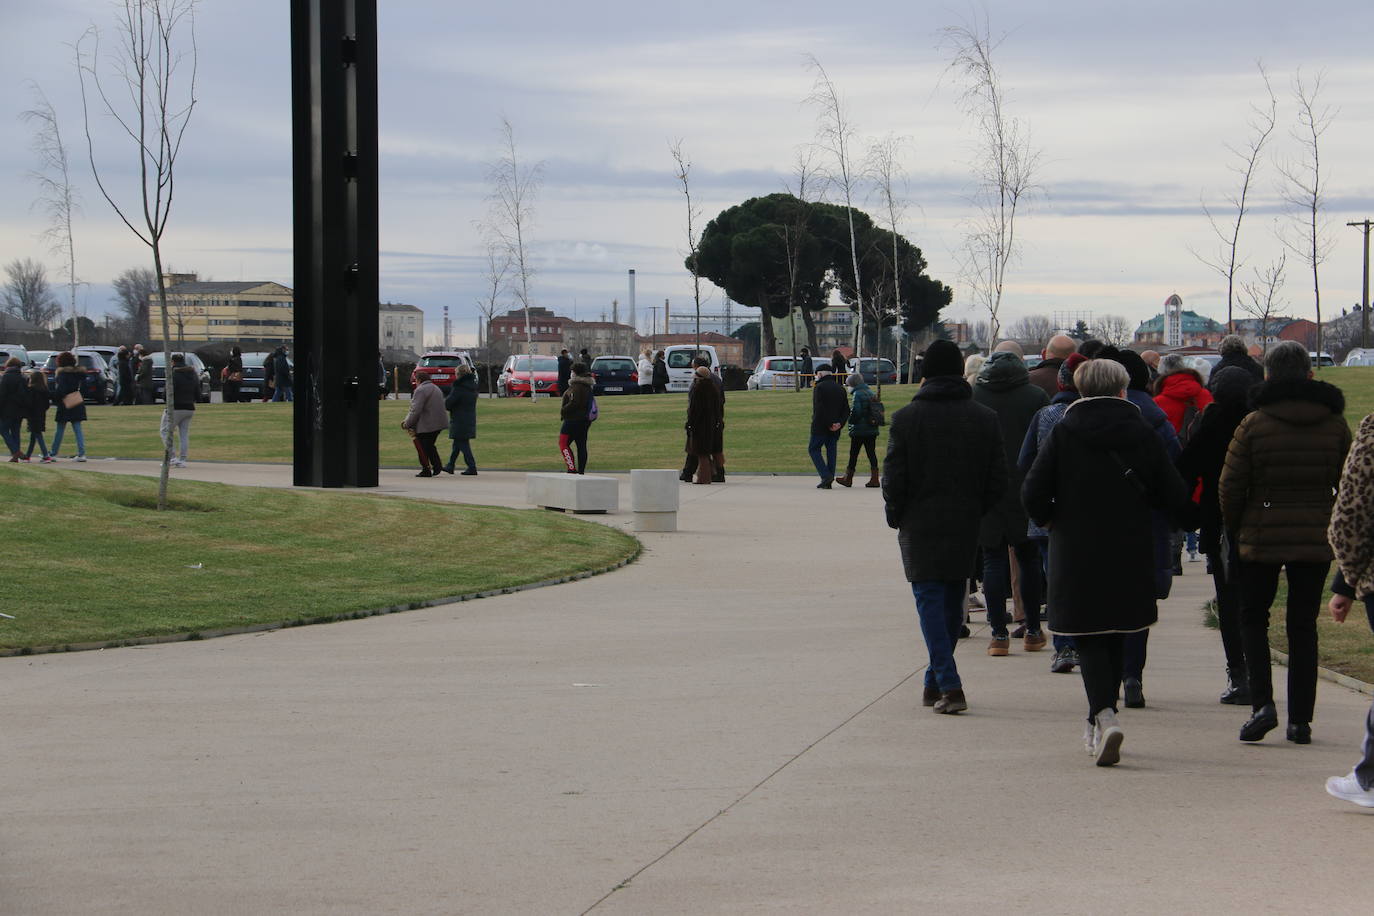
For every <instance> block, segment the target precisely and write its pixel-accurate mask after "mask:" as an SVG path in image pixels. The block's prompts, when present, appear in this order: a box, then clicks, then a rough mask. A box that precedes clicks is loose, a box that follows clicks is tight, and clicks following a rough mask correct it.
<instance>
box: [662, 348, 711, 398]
mask: <svg viewBox="0 0 1374 916" xmlns="http://www.w3.org/2000/svg"><path fill="white" fill-rule="evenodd" d="M697 356H704V357H706V358H707V359H709V360H710V361H711V371H712V372H714V373H715V374H716V375H720V357H719V356H717V355H716V348H715V347H713V346H710V345H709V344H702V345H701V346H700V347H697V346H693V345H692V344H673V345H671V346H668V347H664V348H663V361H664V362H665V363H667V364H668V390H669V391H686V390H687V389H688V388H691V387H692V359H693V358H694V357H697Z"/></svg>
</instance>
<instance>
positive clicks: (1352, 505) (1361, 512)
mask: <svg viewBox="0 0 1374 916" xmlns="http://www.w3.org/2000/svg"><path fill="white" fill-rule="evenodd" d="M1326 536H1327V539H1328V540H1329V541H1330V542H1331V550H1332V552H1333V553H1335V555H1336V564H1337V565H1338V566H1339V567H1340V569H1341V572H1342V573H1343V574H1344V575H1345V580H1346V582H1348V583H1349V584H1350V585H1351V586H1353V587H1354V589H1355V594H1356V595H1359V596H1361V597H1363V596H1365V595H1369V594H1374V414H1370V415H1369V416H1367V417H1365V418H1364V420H1363V421H1361V423H1360V429H1359V432H1357V433H1356V434H1355V444H1354V445H1352V446H1351V447H1350V454H1349V455H1347V456H1346V459H1345V470H1344V471H1343V472H1342V474H1341V487H1340V491H1339V492H1338V493H1337V494H1336V505H1335V507H1334V509H1333V510H1332V512H1331V525H1330V526H1329V527H1328V528H1327V530H1326Z"/></svg>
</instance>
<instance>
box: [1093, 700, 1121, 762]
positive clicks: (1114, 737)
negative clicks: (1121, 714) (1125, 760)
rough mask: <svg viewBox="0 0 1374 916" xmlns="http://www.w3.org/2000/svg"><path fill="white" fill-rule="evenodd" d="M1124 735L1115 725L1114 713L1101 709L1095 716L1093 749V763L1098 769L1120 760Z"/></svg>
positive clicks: (1119, 727)
mask: <svg viewBox="0 0 1374 916" xmlns="http://www.w3.org/2000/svg"><path fill="white" fill-rule="evenodd" d="M1125 737H1126V733H1125V732H1123V731H1122V730H1121V726H1119V725H1117V724H1116V713H1114V712H1112V711H1111V710H1110V709H1103V710H1101V711H1100V712H1098V714H1097V734H1096V738H1097V741H1096V745H1095V747H1094V748H1093V756H1094V757H1095V758H1096V760H1095V761H1094V762H1095V763H1096V764H1097V765H1098V766H1100V767H1109V766H1112V765H1113V764H1115V763H1117V762H1119V761H1120V760H1121V742H1122V740H1123V739H1124V738H1125Z"/></svg>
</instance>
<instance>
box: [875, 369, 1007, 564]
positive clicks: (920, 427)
mask: <svg viewBox="0 0 1374 916" xmlns="http://www.w3.org/2000/svg"><path fill="white" fill-rule="evenodd" d="M1006 489H1007V459H1006V455H1005V453H1004V452H1003V449H1002V434H1001V432H1000V431H999V430H998V428H997V415H996V414H995V413H993V412H992V411H991V410H989V409H988V408H986V407H984V406H982V405H981V404H975V403H973V391H972V389H971V388H969V385H968V382H966V381H964V380H963V379H962V378H959V377H957V376H936V377H935V378H931V379H927V380H926V382H925V383H924V384H923V385H922V386H921V390H920V391H919V392H917V394H916V396H915V397H914V398H912V399H911V403H910V404H908V405H907V406H905V407H903V408H902V409H901V410H899V411H897V412H896V413H895V414H893V416H892V423H891V426H890V432H889V434H888V446H887V457H886V458H885V459H884V461H883V501H884V503H885V509H886V512H887V524H888V526H889V527H891V528H896V529H897V530H898V535H897V543H898V544H899V546H900V547H901V550H902V566H903V569H904V571H905V572H906V578H907V581H909V582H930V581H942V582H955V581H959V580H962V579H966V578H968V577H969V576H971V575H973V573H974V567H975V565H976V557H977V554H978V527H979V520H980V519H981V518H982V517H983V515H984V514H985V513H986V512H987V511H988V510H989V509H991V508H992V507H993V506H994V505H996V504H997V501H998V500H999V499H1001V498H1002V494H1003V493H1004V492H1005V491H1006Z"/></svg>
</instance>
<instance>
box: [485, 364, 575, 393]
mask: <svg viewBox="0 0 1374 916" xmlns="http://www.w3.org/2000/svg"><path fill="white" fill-rule="evenodd" d="M531 359H533V360H534V372H533V375H534V387H535V390H536V391H537V392H538V393H539V394H542V395H549V396H552V397H556V396H557V395H558V394H559V393H560V392H559V390H558V359H557V358H556V357H553V356H534V357H530V356H512V357H511V358H510V359H508V360H506V365H505V367H504V368H503V369H502V370H501V376H500V378H498V379H497V380H496V393H497V394H498V395H500V396H501V397H503V398H527V397H529V396H530V375H531V372H530V360H531Z"/></svg>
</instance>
